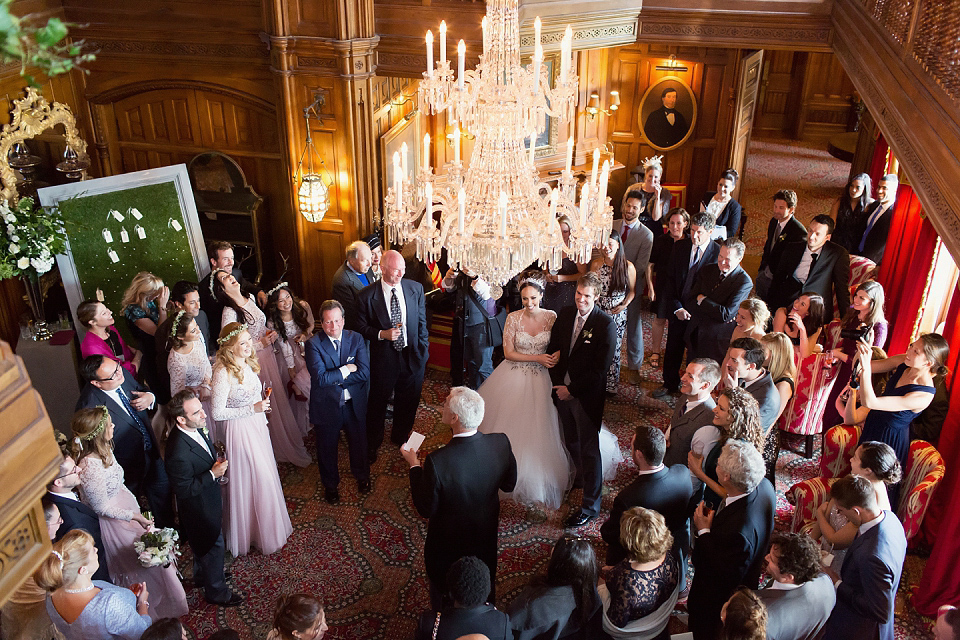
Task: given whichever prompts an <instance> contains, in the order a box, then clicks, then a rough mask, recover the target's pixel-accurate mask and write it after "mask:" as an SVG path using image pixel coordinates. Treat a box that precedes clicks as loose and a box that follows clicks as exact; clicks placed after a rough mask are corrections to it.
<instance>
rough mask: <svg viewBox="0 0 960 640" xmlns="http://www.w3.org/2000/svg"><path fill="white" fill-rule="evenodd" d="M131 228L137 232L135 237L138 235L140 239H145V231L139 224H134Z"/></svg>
mask: <svg viewBox="0 0 960 640" xmlns="http://www.w3.org/2000/svg"><path fill="white" fill-rule="evenodd" d="M133 230H134V231H136V232H137V237H139V238H140V239H141V240H146V239H147V232H146V231H144V230H143V227H141V226H140V225H137V226H135V227H134V228H133Z"/></svg>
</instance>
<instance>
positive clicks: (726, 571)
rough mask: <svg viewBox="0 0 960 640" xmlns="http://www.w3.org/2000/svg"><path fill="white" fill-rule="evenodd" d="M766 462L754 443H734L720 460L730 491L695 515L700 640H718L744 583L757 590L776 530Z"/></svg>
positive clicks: (694, 592)
mask: <svg viewBox="0 0 960 640" xmlns="http://www.w3.org/2000/svg"><path fill="white" fill-rule="evenodd" d="M763 472H764V468H763V458H762V457H761V456H760V452H759V451H757V449H756V447H754V446H753V445H752V444H750V443H749V442H744V441H742V440H729V441H727V444H725V445H724V446H723V452H722V453H721V454H720V459H719V461H718V462H717V479H718V481H719V482H720V486H722V487H723V488H724V490H725V491H726V492H727V497H726V498H725V499H724V501H723V503H722V504H721V506H720V508H719V509H718V510H717V512H716V513H714V511H713V510H712V509H709V508H708V507H707V506H706V504H705V503H703V502H701V503H700V505H699V506H698V507H697V509H696V511H694V514H693V529H694V531H696V532H697V540H696V542H695V543H694V545H693V567H694V574H693V585H692V586H691V588H690V598H689V599H688V600H687V610H688V611H689V612H690V631H692V632H693V637H694V639H695V640H713V639H714V638H716V637H717V634H718V632H719V630H720V610H721V609H722V608H723V604H724V603H725V602H726V601H727V599H728V598H729V597H730V596H731V595H732V594H733V592H734V591H735V590H736V588H737V587H738V586H740V585H741V584H743V585H746V586H747V587H750V588H756V586H757V583H758V582H759V580H760V572H761V571H762V570H763V568H764V565H765V562H764V553H765V552H766V550H767V547H768V546H769V544H770V534H771V532H773V516H774V514H775V512H776V505H777V496H776V493H775V492H774V490H773V486H772V485H771V484H770V483H769V482H768V481H767V479H766V478H764V477H763Z"/></svg>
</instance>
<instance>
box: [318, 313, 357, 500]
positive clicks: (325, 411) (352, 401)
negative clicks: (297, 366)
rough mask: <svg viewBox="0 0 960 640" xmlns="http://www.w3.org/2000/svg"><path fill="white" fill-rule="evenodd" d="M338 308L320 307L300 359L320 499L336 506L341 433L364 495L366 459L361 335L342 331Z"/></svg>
mask: <svg viewBox="0 0 960 640" xmlns="http://www.w3.org/2000/svg"><path fill="white" fill-rule="evenodd" d="M343 323H344V318H343V306H341V304H340V303H339V302H338V301H337V300H327V301H326V302H324V303H323V304H322V305H320V326H321V327H322V328H323V333H315V334H314V335H313V337H312V338H310V340H308V341H307V344H306V347H305V352H306V355H305V358H306V360H307V371H309V372H310V422H311V424H313V427H314V433H316V436H317V466H319V467H320V481H321V482H322V483H323V491H324V499H325V500H326V501H327V502H329V503H330V504H336V503H338V502H340V493H339V490H338V488H337V487H338V485H339V484H340V472H339V471H338V469H337V444H338V442H339V440H340V432H341V431H345V432H346V434H347V446H348V447H349V450H350V472H351V473H353V477H354V478H356V479H357V488H358V490H359V491H360V493H370V463H369V462H368V461H367V429H366V425H365V424H364V419H365V418H366V416H367V389H368V387H369V381H370V360H369V357H368V356H367V346H366V344H365V343H364V341H363V336H361V335H360V334H359V333H357V332H355V331H348V330H346V329H344V328H343Z"/></svg>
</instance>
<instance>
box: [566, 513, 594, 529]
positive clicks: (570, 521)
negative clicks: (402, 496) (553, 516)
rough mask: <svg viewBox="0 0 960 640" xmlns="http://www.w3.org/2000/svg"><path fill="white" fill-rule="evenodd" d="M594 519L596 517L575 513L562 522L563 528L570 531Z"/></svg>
mask: <svg viewBox="0 0 960 640" xmlns="http://www.w3.org/2000/svg"><path fill="white" fill-rule="evenodd" d="M595 517H596V516H591V515H590V514H587V513H584V512H583V511H577V512H576V513H574V514H573V515H571V516H570V517H569V518H567V519H566V520H565V521H564V522H563V526H565V527H569V528H571V529H572V528H576V527H582V526H583V525H585V524H587V523H588V522H590V521H591V520H593V519H594V518H595Z"/></svg>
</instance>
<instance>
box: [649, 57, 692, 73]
mask: <svg viewBox="0 0 960 640" xmlns="http://www.w3.org/2000/svg"><path fill="white" fill-rule="evenodd" d="M656 69H657V71H668V72H670V73H680V72H681V71H687V66H686V65H683V64H680V63H679V62H677V56H676V54H673V53H671V54H670V58H669V59H668V60H667V64H658V65H657V66H656Z"/></svg>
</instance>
